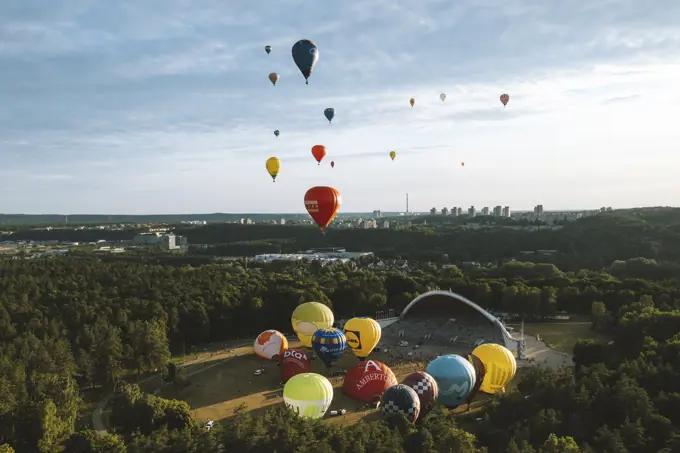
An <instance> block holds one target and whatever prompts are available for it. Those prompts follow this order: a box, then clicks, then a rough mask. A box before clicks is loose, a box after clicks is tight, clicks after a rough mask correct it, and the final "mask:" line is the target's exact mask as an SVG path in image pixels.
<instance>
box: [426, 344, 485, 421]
mask: <svg viewBox="0 0 680 453" xmlns="http://www.w3.org/2000/svg"><path fill="white" fill-rule="evenodd" d="M426 371H427V373H428V374H429V375H431V376H432V377H433V378H434V380H435V381H437V386H438V387H439V398H438V401H440V402H441V403H442V404H443V405H444V406H445V407H448V408H449V409H453V408H455V407H456V406H459V405H460V404H462V403H463V402H465V399H466V398H467V396H468V395H469V394H470V391H471V390H472V388H473V387H474V385H475V379H476V375H475V368H474V367H473V366H472V364H471V363H470V362H468V361H467V360H465V359H464V358H463V357H461V356H459V355H455V354H449V355H443V356H439V357H437V358H436V359H434V360H433V361H432V362H430V364H429V365H428V366H427V370H426Z"/></svg>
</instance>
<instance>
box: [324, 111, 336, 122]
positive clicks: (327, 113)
mask: <svg viewBox="0 0 680 453" xmlns="http://www.w3.org/2000/svg"><path fill="white" fill-rule="evenodd" d="M323 116H325V117H326V119H327V120H328V122H329V123H330V122H331V121H333V118H334V117H335V109H334V108H327V109H326V110H324V111H323Z"/></svg>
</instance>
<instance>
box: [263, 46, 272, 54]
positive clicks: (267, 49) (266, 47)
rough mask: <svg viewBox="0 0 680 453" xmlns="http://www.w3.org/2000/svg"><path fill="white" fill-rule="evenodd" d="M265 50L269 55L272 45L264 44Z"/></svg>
mask: <svg viewBox="0 0 680 453" xmlns="http://www.w3.org/2000/svg"><path fill="white" fill-rule="evenodd" d="M264 51H265V52H267V55H269V52H271V51H272V46H264Z"/></svg>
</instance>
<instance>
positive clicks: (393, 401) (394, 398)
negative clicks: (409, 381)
mask: <svg viewBox="0 0 680 453" xmlns="http://www.w3.org/2000/svg"><path fill="white" fill-rule="evenodd" d="M380 412H382V414H383V415H384V416H386V417H390V416H392V415H396V414H403V415H404V416H405V417H406V419H407V420H408V421H410V422H411V423H415V422H416V420H417V419H418V415H419V414H420V400H419V399H418V395H417V394H416V392H415V390H413V389H412V388H411V387H409V386H408V385H403V384H397V385H393V386H392V387H390V388H388V389H387V390H385V393H384V394H383V396H382V398H381V399H380Z"/></svg>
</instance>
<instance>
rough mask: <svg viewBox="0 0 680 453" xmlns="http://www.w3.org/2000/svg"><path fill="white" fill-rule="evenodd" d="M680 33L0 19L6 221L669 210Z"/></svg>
mask: <svg viewBox="0 0 680 453" xmlns="http://www.w3.org/2000/svg"><path fill="white" fill-rule="evenodd" d="M302 12H304V14H302ZM151 17H153V18H154V20H153V21H150V20H149V18H151ZM678 24H680V3H677V2H671V1H666V0H663V1H658V2H654V4H650V5H645V4H644V3H639V2H633V1H631V0H618V1H616V0H614V1H610V2H601V3H596V4H594V3H592V2H585V1H577V2H575V3H571V4H570V5H566V4H564V5H563V4H558V3H548V2H544V1H538V0H485V1H483V2H479V1H472V0H469V1H461V2H456V3H455V4H449V3H446V2H442V1H438V0H419V1H417V0H407V1H403V2H400V3H398V4H396V3H394V2H389V1H387V0H376V1H375V2H371V3H365V2H359V1H358V0H348V1H346V2H343V3H338V4H315V3H309V2H302V1H297V0H291V1H290V2H286V3H285V4H276V3H271V2H264V1H263V0H253V1H251V2H248V3H246V4H236V5H229V7H227V5H226V4H224V3H223V2H217V1H213V0H207V1H206V2H199V3H198V4H188V3H186V2H183V1H180V0H166V1H160V0H148V1H146V2H133V1H131V0H120V1H118V2H112V3H88V2H79V1H73V2H64V3H63V4H58V3H54V2H48V1H47V0H30V1H27V2H25V3H24V4H22V6H14V5H10V4H3V5H0V38H2V45H0V64H1V65H2V66H3V68H6V69H5V70H4V71H3V72H2V73H0V96H1V97H2V98H3V103H4V105H3V106H4V108H3V111H2V113H0V119H1V120H2V121H0V193H2V194H3V196H2V197H0V212H17V213H19V212H20V213H27V214H38V213H49V212H74V213H80V214H97V213H111V214H110V215H116V214H119V213H120V214H130V215H134V214H155V213H158V214H173V213H185V212H206V213H208V212H224V213H264V214H266V213H278V212H282V213H304V212H305V208H304V204H303V201H302V200H303V195H304V193H305V191H306V190H307V189H308V188H309V187H311V186H314V185H331V186H333V187H336V188H337V189H338V190H339V191H340V192H341V194H342V198H343V205H342V207H341V212H348V213H349V212H371V211H373V210H374V209H375V208H376V207H380V208H381V209H382V210H383V211H385V212H387V211H391V212H403V209H404V194H405V193H406V192H408V193H409V194H410V205H411V206H410V210H411V211H415V212H428V211H429V209H430V208H431V207H432V206H439V209H440V208H441V207H444V206H448V207H451V205H453V204H455V205H459V206H463V207H466V206H470V205H475V206H478V207H483V206H489V207H493V206H496V205H502V206H510V207H511V208H512V206H525V207H526V208H525V209H521V208H517V209H516V210H517V211H522V210H529V211H530V210H531V208H529V207H528V206H533V205H536V204H539V203H542V204H544V205H545V206H563V207H564V208H563V209H560V210H569V211H574V210H587V209H599V208H600V207H602V206H612V207H615V208H619V207H627V206H630V207H632V206H661V205H675V206H677V205H680V191H679V190H677V178H676V176H675V174H676V173H677V168H678V167H680V157H679V156H678V153H677V150H676V148H677V146H676V143H677V142H678V141H680V130H678V128H677V127H676V126H675V124H674V123H675V120H674V119H675V118H677V117H678V116H679V115H680V103H678V101H679V100H680V87H678V86H677V83H676V81H677V80H678V78H679V77H680V56H678V55H677V50H676V49H677V48H678V44H680V27H679V26H678ZM299 39H311V40H312V41H314V42H315V43H316V44H317V45H318V47H319V53H320V58H319V63H318V66H317V68H316V70H315V71H314V73H313V74H312V76H311V77H310V80H309V85H305V83H304V78H303V77H302V75H301V74H300V73H299V71H298V70H297V68H296V67H295V65H294V64H293V62H292V58H291V47H292V45H293V44H294V43H295V42H296V41H297V40H299ZM265 45H271V46H272V52H271V54H269V55H267V54H266V53H265V51H264V46H265ZM272 71H274V72H278V73H279V74H280V77H281V78H280V80H279V81H278V82H277V85H276V86H275V87H273V86H272V84H271V83H270V82H269V81H268V80H267V75H268V74H269V73H270V72H272ZM442 92H444V93H446V94H447V98H446V101H445V102H442V101H440V99H439V94H440V93H442ZM502 93H508V94H510V102H509V103H508V105H507V107H505V108H504V107H503V106H502V104H501V103H500V101H499V96H500V94H502ZM411 97H414V98H415V100H416V101H415V106H414V107H413V108H411V107H410V106H409V103H408V102H409V98H411ZM327 107H333V108H335V111H336V117H335V118H334V119H333V123H332V124H328V121H326V120H325V118H324V116H323V111H324V109H325V108H327ZM275 129H278V130H280V132H281V134H280V136H279V137H275V136H274V134H273V131H274V130H275ZM315 144H324V145H326V147H327V148H328V152H329V155H328V156H327V158H326V160H325V161H324V162H322V165H321V166H317V165H316V162H315V161H314V160H313V158H312V156H311V153H310V149H311V147H312V146H313V145H315ZM391 150H394V151H396V153H397V157H396V159H395V160H394V161H391V160H390V158H389V156H388V153H389V151H391ZM270 156H277V157H279V158H280V159H281V161H282V169H281V173H280V175H279V177H278V178H277V180H276V183H272V181H271V178H269V176H268V175H267V173H266V171H265V168H264V163H265V160H266V159H267V158H268V157H270ZM331 160H334V161H335V164H336V165H335V168H333V169H331V168H330V166H329V165H328V164H329V162H330V161H331ZM461 162H465V166H461V165H460V163H461ZM449 200H455V201H454V202H450V201H449ZM581 206H586V207H585V208H580V207H581ZM513 210H514V209H513ZM548 211H553V210H546V212H548Z"/></svg>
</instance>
